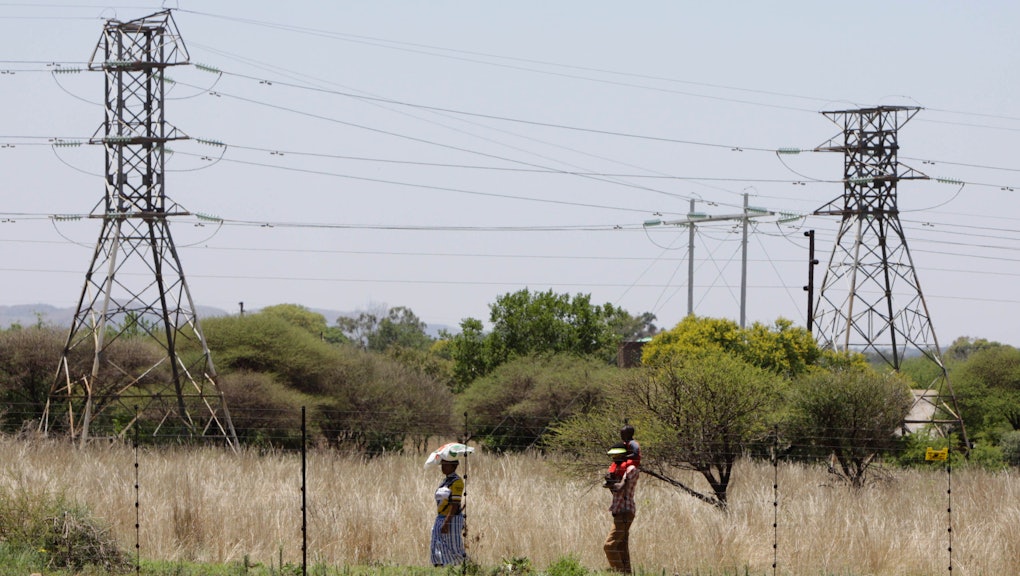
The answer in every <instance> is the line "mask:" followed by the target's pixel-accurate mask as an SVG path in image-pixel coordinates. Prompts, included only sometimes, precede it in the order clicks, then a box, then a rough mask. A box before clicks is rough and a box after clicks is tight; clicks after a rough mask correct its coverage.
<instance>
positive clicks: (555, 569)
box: [546, 555, 588, 576]
mask: <svg viewBox="0 0 1020 576" xmlns="http://www.w3.org/2000/svg"><path fill="white" fill-rule="evenodd" d="M546 574H548V576H585V575H586V574H588V570H587V569H585V567H584V566H581V563H580V562H579V561H578V560H577V557H575V556H572V555H571V556H564V557H562V558H559V559H558V560H556V561H555V562H553V563H552V564H550V565H549V569H548V570H546Z"/></svg>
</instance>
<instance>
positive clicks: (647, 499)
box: [0, 439, 1020, 576]
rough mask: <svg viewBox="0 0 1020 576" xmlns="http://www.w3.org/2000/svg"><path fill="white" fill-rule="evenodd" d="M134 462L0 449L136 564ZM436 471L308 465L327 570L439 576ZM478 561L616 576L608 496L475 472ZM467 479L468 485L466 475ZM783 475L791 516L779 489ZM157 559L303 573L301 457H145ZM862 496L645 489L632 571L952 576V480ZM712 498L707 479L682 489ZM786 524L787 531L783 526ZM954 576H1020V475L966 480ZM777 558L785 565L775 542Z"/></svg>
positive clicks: (517, 472)
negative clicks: (561, 563) (563, 563)
mask: <svg viewBox="0 0 1020 576" xmlns="http://www.w3.org/2000/svg"><path fill="white" fill-rule="evenodd" d="M134 461H135V456H134V452H133V451H132V450H131V449H130V448H128V447H123V446H106V447H99V446H92V447H89V448H87V449H84V450H81V449H75V448H72V447H70V446H68V445H66V444H63V443H53V442H41V441H33V442H25V441H17V440H13V439H0V462H2V465H0V466H2V468H0V470H2V474H0V489H2V490H17V489H23V488H29V487H31V488H33V489H37V488H38V487H40V486H45V487H46V488H47V489H48V490H50V491H53V492H62V493H64V494H65V495H67V496H68V497H70V498H72V499H74V500H78V501H80V502H82V503H84V504H86V505H88V506H89V507H90V508H91V509H92V510H93V511H94V513H95V514H96V515H97V516H99V517H102V518H103V519H105V520H106V521H107V522H109V523H110V524H111V525H112V526H113V528H114V531H115V534H116V536H117V538H118V539H119V540H120V542H122V544H123V546H124V548H125V549H126V550H133V549H134V542H135V528H134V524H135V489H134V482H135V480H134V474H135V471H134V470H135V469H134ZM423 462H424V457H413V456H398V455H394V456H387V457H381V458H376V459H372V460H362V459H359V458H355V457H347V456H341V455H338V454H336V453H334V452H329V451H315V452H311V453H310V454H309V457H308V464H307V469H308V482H309V485H308V537H309V540H308V550H309V560H310V561H311V562H315V563H328V564H334V565H344V564H389V565H392V564H396V565H419V566H420V565H426V564H427V563H428V550H427V548H428V532H429V529H430V526H431V522H432V519H433V514H434V508H433V504H432V492H433V490H434V489H435V487H436V485H438V483H439V476H440V472H439V471H438V470H437V469H429V470H425V469H423V466H422V465H423ZM468 466H469V468H468V471H467V472H468V507H467V513H468V525H469V535H468V541H469V552H470V553H471V554H472V555H473V558H474V559H475V560H476V561H478V562H479V563H481V564H482V565H487V566H493V565H496V564H497V563H499V562H500V561H501V560H509V559H513V558H517V557H527V558H529V559H531V561H532V563H533V565H535V566H537V567H545V566H548V565H549V564H550V563H551V562H553V561H554V560H557V559H559V558H562V557H564V556H567V555H573V556H575V557H576V558H577V559H578V560H580V562H581V563H582V564H583V565H585V566H587V567H589V568H592V569H596V568H604V567H605V566H606V564H605V559H604V557H603V554H602V542H603V540H604V538H605V535H606V532H607V531H608V528H609V525H610V519H609V514H608V512H607V511H606V507H607V505H608V495H607V493H606V492H605V491H604V490H602V489H601V488H599V487H597V486H593V485H585V484H580V483H577V482H573V481H570V480H567V479H565V478H564V477H562V476H560V475H559V474H557V472H556V471H555V469H554V468H553V467H552V466H551V465H550V464H549V463H548V462H547V461H546V460H545V459H543V458H541V457H538V456H534V455H512V456H495V455H488V454H476V455H475V456H473V457H472V458H471V460H470V461H469V464H468ZM462 472H463V470H462ZM776 472H778V485H779V490H778V502H779V506H778V508H777V507H774V506H773V502H774V501H775V500H776V493H775V492H774V490H773V477H774V474H775V473H776ZM138 473H139V478H140V487H139V503H140V508H139V512H140V515H141V529H140V544H141V554H142V555H143V557H146V558H152V559H166V560H179V559H185V560H196V561H209V562H225V561H240V560H241V559H242V558H243V557H245V556H248V557H249V558H250V559H251V561H253V562H262V563H266V564H268V563H270V562H277V561H278V558H279V557H280V556H281V555H282V557H283V559H284V561H287V562H298V561H300V558H301V551H300V546H301V510H300V503H301V492H300V455H299V454H295V453H286V454H269V455H260V454H258V453H255V452H244V453H242V454H233V453H230V452H224V451H221V450H216V449H187V450H185V449H145V450H142V451H141V452H140V455H139V469H138ZM888 476H889V477H888V478H887V479H886V480H883V481H882V482H880V483H877V484H875V485H872V486H870V487H868V488H866V489H864V490H862V491H860V492H852V491H849V490H848V489H846V488H845V487H842V486H831V485H829V484H828V482H829V478H827V476H826V474H825V472H824V470H822V469H820V468H819V467H814V466H805V465H799V464H783V465H781V466H780V467H779V468H778V470H776V469H774V468H773V467H771V466H769V465H767V464H762V463H754V462H743V463H741V465H740V466H739V468H738V469H737V470H736V473H735V476H734V478H735V482H734V484H733V486H732V491H731V506H730V511H729V513H727V514H722V513H720V512H719V511H717V510H715V509H713V508H710V507H708V506H706V505H705V504H703V503H700V502H698V501H695V500H694V499H692V498H691V497H689V496H684V495H682V494H679V493H677V492H676V491H675V490H673V489H671V488H669V487H667V486H665V485H663V484H662V483H660V482H658V481H656V480H654V479H652V478H651V477H648V476H646V477H644V478H643V479H642V480H641V482H640V485H639V487H638V515H637V520H636V522H635V524H634V528H633V530H632V542H631V550H632V556H633V559H634V563H635V564H636V565H637V566H639V567H641V568H643V569H645V570H647V571H655V572H660V571H662V570H665V571H666V572H667V573H670V574H672V573H679V574H687V573H694V572H696V571H700V573H702V574H705V573H711V572H712V571H716V572H718V571H720V570H726V569H728V570H736V571H739V573H741V574H743V573H744V569H745V568H748V569H750V571H751V573H756V574H771V573H772V568H771V566H772V562H773V555H774V554H775V558H776V560H777V561H778V566H779V569H778V573H780V574H797V575H805V574H810V575H815V574H853V575H885V574H888V575H897V576H909V575H922V574H924V575H928V574H948V570H947V568H948V566H949V562H950V557H949V552H948V551H947V548H948V546H949V533H948V528H949V521H950V516H949V514H948V513H947V507H948V505H949V500H948V497H947V496H948V495H947V488H948V480H949V476H948V475H947V474H946V473H945V471H944V470H942V469H937V468H936V469H933V470H895V471H891V472H890V473H889V474H888ZM686 480H687V481H689V482H690V483H692V484H698V478H697V477H695V476H693V475H692V476H689V477H687V478H686ZM774 515H775V516H778V527H777V528H776V529H774V528H773V518H774ZM952 525H953V531H952V563H953V570H952V574H954V575H963V576H969V575H979V574H982V575H1004V574H1020V486H1018V478H1017V475H1016V473H1015V471H1014V472H1003V473H988V472H984V471H980V470H970V469H967V470H957V471H954V472H953V474H952ZM774 541H776V542H778V548H777V549H776V550H775V552H774V550H773V542H774Z"/></svg>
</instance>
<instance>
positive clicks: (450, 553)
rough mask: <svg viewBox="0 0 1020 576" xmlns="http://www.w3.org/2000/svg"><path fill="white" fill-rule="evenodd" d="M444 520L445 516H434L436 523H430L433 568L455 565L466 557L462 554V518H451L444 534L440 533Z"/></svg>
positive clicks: (460, 516) (458, 516)
mask: <svg viewBox="0 0 1020 576" xmlns="http://www.w3.org/2000/svg"><path fill="white" fill-rule="evenodd" d="M444 520H446V516H442V515H439V516H436V521H435V522H433V523H432V545H431V546H430V549H431V550H432V565H433V566H446V565H447V564H457V563H459V562H462V561H463V560H464V558H465V557H466V554H465V553H464V538H463V532H464V516H462V515H460V514H458V515H456V516H454V517H453V518H450V523H449V524H448V525H447V527H448V528H449V531H448V532H447V533H446V534H443V533H442V532H440V531H439V530H440V528H442V526H443V521H444Z"/></svg>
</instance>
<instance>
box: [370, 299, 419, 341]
mask: <svg viewBox="0 0 1020 576" xmlns="http://www.w3.org/2000/svg"><path fill="white" fill-rule="evenodd" d="M426 328H428V326H427V325H426V324H425V323H424V322H422V321H421V320H419V319H418V317H417V316H415V314H414V312H412V311H411V309H410V308H405V307H403V306H397V307H396V308H390V309H389V310H388V311H387V312H386V317H385V318H383V319H381V320H379V322H378V324H377V325H376V326H375V330H373V331H370V332H369V333H368V334H367V335H366V339H367V341H368V349H369V350H372V351H375V352H385V351H387V350H389V349H390V348H394V347H400V348H411V349H414V350H426V349H428V347H429V346H430V345H431V344H432V340H433V339H432V337H431V336H429V335H428V334H426V332H425V330H426Z"/></svg>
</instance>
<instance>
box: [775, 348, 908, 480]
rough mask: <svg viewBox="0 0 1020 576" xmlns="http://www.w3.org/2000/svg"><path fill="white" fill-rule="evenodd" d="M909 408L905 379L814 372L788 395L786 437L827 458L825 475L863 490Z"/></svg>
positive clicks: (862, 371)
mask: <svg viewBox="0 0 1020 576" xmlns="http://www.w3.org/2000/svg"><path fill="white" fill-rule="evenodd" d="M912 402H913V395H912V394H911V393H910V386H909V384H908V381H907V379H906V378H904V377H902V376H901V375H899V374H897V373H895V372H888V373H885V374H882V373H879V372H876V371H875V370H872V369H870V368H851V369H846V370H834V371H829V370H820V369H819V370H812V371H811V372H809V373H808V374H806V375H804V376H802V377H801V378H799V379H797V380H796V381H795V383H794V385H793V386H792V387H791V389H790V394H789V401H788V406H787V407H788V410H789V414H788V419H787V421H786V423H785V425H784V435H785V436H786V437H788V438H789V439H790V441H791V442H793V444H794V445H795V446H802V447H807V448H809V450H810V451H813V452H816V453H819V455H821V454H825V455H830V456H831V460H830V466H829V470H830V471H831V472H832V473H833V474H834V475H836V476H837V477H839V478H840V479H842V480H844V481H846V482H848V483H849V484H850V485H852V486H854V487H861V486H863V485H864V484H865V483H866V480H867V473H868V470H869V468H870V467H871V465H872V464H873V462H874V460H875V458H876V457H877V456H879V455H880V454H881V453H882V451H884V450H887V449H889V448H891V447H893V446H894V445H895V443H896V435H895V434H896V432H897V431H898V430H899V429H900V427H901V425H902V424H903V420H904V419H905V418H906V417H907V414H908V413H909V412H910V407H911V404H912Z"/></svg>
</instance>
